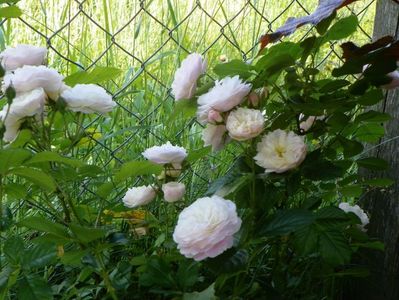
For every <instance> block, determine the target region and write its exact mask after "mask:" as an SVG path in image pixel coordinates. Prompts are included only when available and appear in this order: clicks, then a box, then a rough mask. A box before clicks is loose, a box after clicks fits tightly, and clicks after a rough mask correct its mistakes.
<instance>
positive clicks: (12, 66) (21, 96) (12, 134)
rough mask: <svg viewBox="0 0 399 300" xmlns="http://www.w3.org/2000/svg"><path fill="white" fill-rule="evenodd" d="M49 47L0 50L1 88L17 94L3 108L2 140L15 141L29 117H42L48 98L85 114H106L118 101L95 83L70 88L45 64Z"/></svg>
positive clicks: (20, 46) (0, 113)
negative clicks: (2, 73) (2, 75)
mask: <svg viewBox="0 0 399 300" xmlns="http://www.w3.org/2000/svg"><path fill="white" fill-rule="evenodd" d="M46 55H47V50H46V48H42V47H36V46H31V45H18V46H16V47H15V48H7V49H6V50H4V51H3V52H2V53H0V60H1V66H2V69H3V71H4V73H5V74H4V77H3V83H2V91H3V93H5V94H7V91H8V90H12V92H13V93H15V98H13V99H10V100H9V103H8V104H6V105H5V106H4V107H3V109H2V110H1V111H0V120H1V121H2V122H3V124H4V126H5V132H4V135H3V139H4V141H6V142H11V141H13V140H14V139H15V138H16V137H17V135H18V132H19V129H20V126H21V124H22V123H23V121H24V119H25V118H27V117H33V116H36V117H40V116H41V115H42V114H43V113H44V107H45V105H46V103H48V102H49V101H60V100H59V99H63V101H65V104H66V108H67V109H69V110H71V111H74V112H82V113H86V114H87V113H107V112H109V111H111V110H112V109H113V107H114V106H115V105H116V103H115V102H114V101H113V100H112V97H111V96H110V95H109V94H107V92H106V91H105V90H104V89H103V88H101V87H99V86H97V85H94V84H77V85H76V86H74V87H69V86H67V85H66V84H65V83H64V81H63V80H64V77H63V76H62V75H61V74H59V73H58V72H57V71H56V70H54V69H51V68H48V67H46V66H44V65H43V63H44V61H45V57H46Z"/></svg>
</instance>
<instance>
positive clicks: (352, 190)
mask: <svg viewBox="0 0 399 300" xmlns="http://www.w3.org/2000/svg"><path fill="white" fill-rule="evenodd" d="M339 192H340V193H341V194H342V195H343V196H345V197H360V196H361V195H362V193H363V188H362V187H361V186H360V185H357V184H353V185H348V186H344V187H341V188H340V189H339Z"/></svg>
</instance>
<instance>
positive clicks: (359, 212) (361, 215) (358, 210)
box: [338, 202, 370, 231]
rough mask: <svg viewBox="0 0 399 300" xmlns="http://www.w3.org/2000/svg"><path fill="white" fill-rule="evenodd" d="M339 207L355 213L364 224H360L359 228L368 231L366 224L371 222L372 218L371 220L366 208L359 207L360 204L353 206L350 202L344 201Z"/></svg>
mask: <svg viewBox="0 0 399 300" xmlns="http://www.w3.org/2000/svg"><path fill="white" fill-rule="evenodd" d="M338 207H339V208H340V209H342V210H343V211H344V212H346V213H349V212H351V213H354V214H355V215H356V216H357V217H358V218H359V219H360V221H361V222H362V224H361V225H360V226H359V228H360V229H361V230H362V231H367V229H366V228H365V226H366V225H367V224H368V223H370V220H369V217H368V216H367V214H366V213H365V212H364V210H363V209H361V208H360V207H359V205H354V206H352V205H350V204H349V203H346V202H342V203H340V204H339V205H338Z"/></svg>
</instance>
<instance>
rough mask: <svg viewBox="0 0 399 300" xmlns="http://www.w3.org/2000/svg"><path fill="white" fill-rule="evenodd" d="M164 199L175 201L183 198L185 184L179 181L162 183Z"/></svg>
mask: <svg viewBox="0 0 399 300" xmlns="http://www.w3.org/2000/svg"><path fill="white" fill-rule="evenodd" d="M162 191H163V196H164V199H165V201H167V202H176V201H178V200H180V199H182V198H183V196H184V194H185V193H186V186H185V185H184V184H183V183H180V182H168V183H165V184H163V185H162Z"/></svg>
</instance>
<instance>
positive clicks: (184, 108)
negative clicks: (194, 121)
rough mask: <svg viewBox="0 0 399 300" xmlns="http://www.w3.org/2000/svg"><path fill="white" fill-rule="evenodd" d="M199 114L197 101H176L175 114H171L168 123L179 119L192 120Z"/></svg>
mask: <svg viewBox="0 0 399 300" xmlns="http://www.w3.org/2000/svg"><path fill="white" fill-rule="evenodd" d="M196 112H197V101H195V100H192V99H187V100H186V99H183V100H179V101H175V107H174V109H173V114H171V116H170V118H169V120H168V123H170V122H173V121H174V120H176V119H178V118H182V119H190V118H193V117H194V116H195V114H196Z"/></svg>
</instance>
